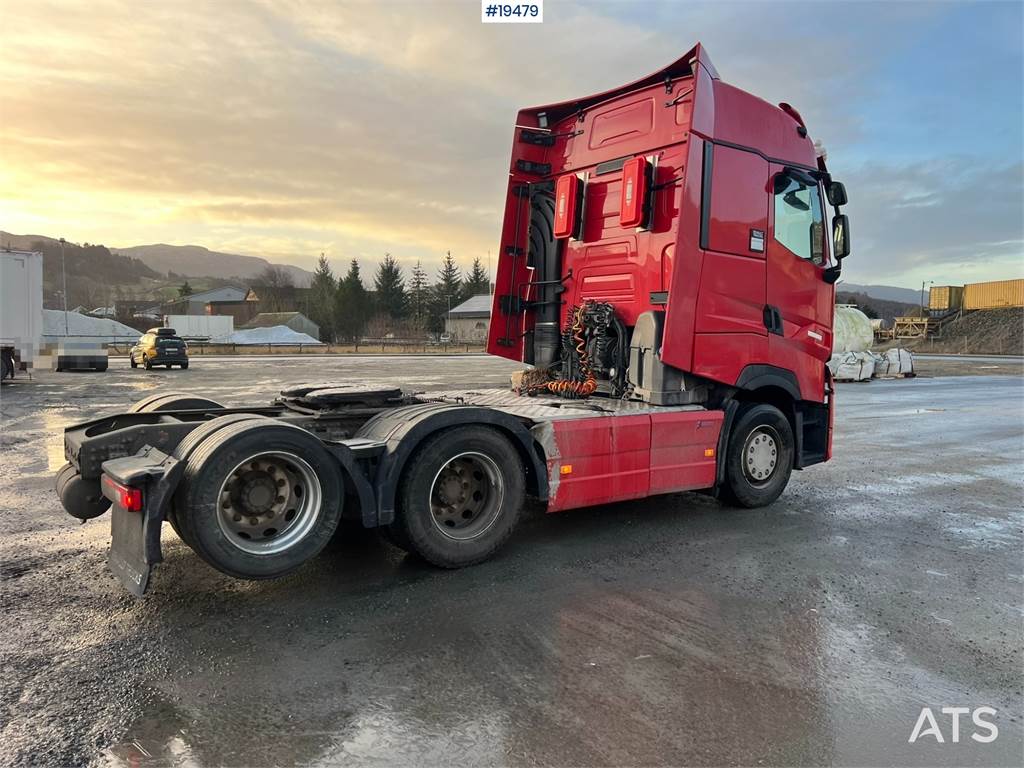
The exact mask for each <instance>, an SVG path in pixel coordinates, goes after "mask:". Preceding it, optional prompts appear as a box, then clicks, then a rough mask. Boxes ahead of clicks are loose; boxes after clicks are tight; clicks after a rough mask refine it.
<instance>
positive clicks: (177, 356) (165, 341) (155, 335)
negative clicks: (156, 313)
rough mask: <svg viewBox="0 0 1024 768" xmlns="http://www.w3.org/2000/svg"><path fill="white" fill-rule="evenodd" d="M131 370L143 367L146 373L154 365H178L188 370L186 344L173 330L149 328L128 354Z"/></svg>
mask: <svg viewBox="0 0 1024 768" xmlns="http://www.w3.org/2000/svg"><path fill="white" fill-rule="evenodd" d="M128 359H129V361H130V362H131V366H132V368H138V367H139V366H140V365H141V366H143V367H144V368H145V369H146V370H147V371H148V370H150V369H151V368H152V367H153V366H154V365H166V366H167V367H168V368H170V367H171V366H172V365H180V366H181V367H182V369H185V368H188V344H186V343H185V342H184V340H182V339H181V338H179V337H178V334H177V332H176V331H175V330H174V329H173V328H150V329H149V330H148V331H146V333H145V335H143V336H142V337H141V338H140V339H139V340H138V341H137V342H136V343H135V346H134V347H132V350H131V352H129V353H128Z"/></svg>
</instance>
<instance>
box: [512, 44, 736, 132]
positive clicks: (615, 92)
mask: <svg viewBox="0 0 1024 768" xmlns="http://www.w3.org/2000/svg"><path fill="white" fill-rule="evenodd" d="M697 67H703V68H704V69H705V70H706V71H707V73H708V74H709V75H710V76H711V77H712V78H713V79H715V80H718V79H719V76H718V70H716V69H715V65H714V64H712V63H711V58H710V57H709V56H708V53H707V51H706V50H705V49H704V46H702V45H701V44H700V43H697V44H696V45H695V46H693V48H691V49H690V50H689V52H687V53H686V54H684V55H683V56H681V57H679V58H678V59H676V60H675V61H673V62H672V63H671V64H669V65H668V66H667V67H662V68H661V69H659V70H658V71H657V72H652V73H651V74H650V75H648V76H647V77H642V78H640V79H639V80H635V81H633V82H632V83H628V84H627V85H623V86H620V87H618V88H612V89H611V90H609V91H603V92H602V93H595V94H594V95H593V96H587V97H586V98H582V99H573V100H571V101H562V102H558V103H555V104H545V105H543V106H539V107H529V108H527V109H524V110H523V111H522V112H523V113H532V114H534V115H537V116H538V118H539V117H540V116H541V115H544V116H545V117H546V118H547V119H546V121H540V120H539V121H538V122H539V123H540V124H539V126H538V127H540V128H547V127H549V126H551V125H552V124H554V123H557V122H558V121H560V120H562V119H563V118H565V117H568V116H569V115H574V114H578V113H580V112H585V111H586V110H587V109H589V108H590V107H592V106H594V105H595V104H600V103H602V102H604V101H608V100H609V99H613V98H615V97H616V96H621V95H622V94H624V93H630V92H631V91H637V90H640V89H641V88H647V87H648V86H651V85H655V84H656V83H665V86H666V90H669V89H670V86H671V84H672V81H674V80H676V79H678V78H680V77H691V76H693V75H694V74H695V73H696V71H697ZM520 114H522V113H520ZM545 122H546V124H544V123H545Z"/></svg>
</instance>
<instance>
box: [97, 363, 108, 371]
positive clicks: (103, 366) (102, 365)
mask: <svg viewBox="0 0 1024 768" xmlns="http://www.w3.org/2000/svg"><path fill="white" fill-rule="evenodd" d="M108 366H109V363H99V364H97V366H96V368H95V369H94V370H95V371H96V372H97V373H105V372H106V370H107V368H108Z"/></svg>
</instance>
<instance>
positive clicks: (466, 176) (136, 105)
mask: <svg viewBox="0 0 1024 768" xmlns="http://www.w3.org/2000/svg"><path fill="white" fill-rule="evenodd" d="M642 7H643V11H644V12H643V13H636V12H635V10H636V4H635V3H606V4H601V3H574V2H551V3H549V7H548V8H546V9H545V12H546V20H545V23H544V24H540V25H482V24H480V22H479V15H478V10H477V8H476V6H475V5H474V4H473V3H472V2H465V3H447V2H407V3H402V2H345V3H333V2H314V1H310V0H261V1H260V2H241V1H240V0H224V1H223V2H217V3H207V4H203V5H202V6H201V8H200V7H198V6H195V5H194V4H189V3H162V4H160V3H149V4H143V5H140V4H138V3H131V2H117V1H116V0H94V2H91V3H88V4H81V3H77V2H56V1H54V0H39V1H38V2H33V3H18V2H15V0H0V15H2V17H3V18H4V26H5V30H4V32H5V38H6V39H8V40H11V41H17V44H12V45H10V46H8V47H7V48H6V49H5V55H4V56H3V57H2V58H0V89H2V92H3V93H4V98H3V100H2V102H0V220H2V223H3V225H4V227H5V228H6V229H8V230H14V231H18V230H19V229H20V230H26V231H27V230H33V231H36V232H42V233H47V234H57V235H64V236H67V237H70V238H71V239H77V240H90V241H93V242H96V241H106V242H113V243H115V244H117V245H129V244H135V243H145V242H157V241H160V242H174V243H186V242H193V243H201V244H203V245H206V246H208V247H210V248H213V249H217V250H230V249H232V248H240V247H243V246H244V248H245V249H246V251H245V252H250V253H254V254H256V255H265V256H274V257H275V258H283V259H284V260H286V261H288V262H290V263H295V264H298V265H300V266H305V267H307V268H309V267H311V266H312V265H313V263H314V261H315V258H316V256H317V255H318V254H319V252H320V251H321V250H324V251H327V252H328V254H329V255H330V256H332V258H338V259H346V258H348V257H349V256H353V255H354V256H359V257H363V256H367V257H370V258H378V257H379V255H380V254H381V253H382V252H383V251H384V250H389V251H391V252H392V253H394V254H395V255H396V256H397V257H398V258H399V259H400V260H403V261H405V262H406V263H409V262H411V261H414V260H415V259H417V258H420V259H423V260H425V261H426V262H428V263H429V262H430V261H431V260H435V259H438V258H439V256H440V254H441V253H442V252H443V251H444V250H447V249H449V248H451V249H452V250H453V251H454V252H455V253H456V254H457V255H458V256H459V258H460V259H461V260H462V261H463V262H464V263H466V262H468V260H469V259H471V258H472V257H473V256H481V257H482V256H484V254H485V252H486V250H488V249H492V250H495V251H496V250H497V245H498V236H499V229H500V211H501V209H502V205H503V200H502V196H503V193H504V186H505V179H506V172H507V163H508V155H509V145H510V142H511V139H512V135H513V130H512V120H513V118H514V116H515V113H516V111H517V109H519V108H520V107H523V106H528V105H531V104H538V103H546V102H552V101H559V100H563V99H565V98H570V97H573V96H578V95H581V94H587V93H593V92H597V91H601V90H605V89H606V88H608V87H610V86H614V85H617V84H620V83H622V82H625V81H628V80H631V79H634V78H636V77H639V76H642V75H644V74H647V73H648V72H651V71H654V70H656V69H657V68H658V67H660V66H662V65H664V64H665V63H667V62H668V61H671V60H672V59H674V58H675V57H677V56H678V55H679V54H680V53H682V52H683V50H684V49H685V48H687V47H688V46H689V45H690V44H691V43H692V42H694V41H696V40H697V39H701V40H702V41H703V42H704V43H705V44H706V45H707V47H708V48H709V50H710V51H711V53H712V56H713V58H714V60H715V61H716V64H717V65H718V67H719V70H720V71H721V72H722V74H723V77H724V78H725V79H726V80H728V81H729V82H732V83H734V84H736V85H738V86H740V87H744V88H747V89H749V90H751V91H753V92H755V93H758V94H759V95H761V96H763V97H764V98H766V99H768V100H770V101H782V100H785V101H789V102H790V103H793V104H794V105H795V106H797V108H798V109H800V110H801V112H802V113H803V115H804V116H805V118H806V119H807V120H808V123H809V125H810V126H811V130H812V134H814V135H815V136H820V137H823V138H824V139H825V141H826V144H827V146H828V147H829V150H830V156H831V157H832V158H833V160H834V162H835V163H836V166H837V170H841V171H842V174H841V175H845V176H846V177H847V178H853V179H855V181H856V191H857V194H858V195H859V198H860V202H858V203H856V206H857V207H856V208H854V207H853V206H851V215H852V216H853V223H854V227H855V229H854V231H855V233H856V232H862V233H864V235H862V237H865V239H864V240H862V241H861V242H862V243H863V244H864V245H862V246H860V247H865V246H866V245H867V243H871V249H872V253H874V252H878V253H882V252H885V253H888V254H889V257H888V258H887V259H884V260H881V261H879V262H878V263H879V264H880V265H883V266H885V267H886V268H887V269H890V271H891V273H892V274H893V275H894V279H896V278H897V277H898V276H899V269H900V265H901V264H906V265H907V267H908V268H909V269H916V268H918V266H919V264H918V262H917V261H914V259H916V258H918V257H916V256H914V255H913V254H918V253H922V252H923V251H924V248H925V246H924V245H923V244H924V243H931V242H933V241H932V240H930V239H929V236H928V235H927V234H926V233H921V238H922V239H921V240H920V241H913V238H912V237H911V238H910V240H909V241H907V242H905V243H904V245H903V246H902V247H901V249H899V250H898V251H894V250H892V249H889V250H886V247H885V237H884V232H883V230H884V229H885V228H886V227H889V226H890V225H891V224H892V223H893V219H892V216H891V214H892V210H894V209H899V210H901V211H903V212H904V213H907V212H912V211H917V213H915V214H914V215H915V216H924V211H926V209H934V212H935V214H936V221H935V222H933V224H934V225H935V226H937V225H938V224H940V223H941V220H942V219H945V220H946V221H947V222H948V221H955V220H956V216H955V215H953V214H954V212H955V210H956V206H957V201H956V199H955V197H953V196H951V195H949V194H942V195H939V194H938V193H937V192H935V190H934V188H932V187H929V186H928V184H930V183H933V182H936V181H938V182H940V183H941V182H944V181H946V180H947V178H946V177H945V176H944V174H943V172H941V171H939V170H934V171H928V170H927V169H928V167H930V166H928V165H927V164H924V165H920V164H919V165H916V166H914V167H908V166H907V164H906V162H904V161H903V159H902V158H898V157H889V156H884V153H883V155H880V156H879V155H877V154H876V153H875V152H874V151H873V150H872V151H871V152H868V151H866V150H865V147H867V146H869V145H870V146H872V147H873V146H874V144H873V142H875V141H876V139H877V136H878V135H879V134H878V126H879V121H878V116H877V115H875V114H872V113H871V112H870V111H868V110H865V109H863V108H862V105H864V104H870V103H876V102H879V100H882V99H884V98H885V97H886V94H889V93H891V92H892V91H893V89H896V90H897V91H898V90H899V88H900V87H903V86H902V85H901V83H902V81H901V80H900V79H899V77H897V76H896V74H898V73H895V71H886V70H885V67H886V63H887V61H888V59H887V55H888V56H889V57H891V55H892V53H893V52H895V51H899V50H901V46H906V45H909V44H910V43H909V42H908V41H920V40H922V39H926V38H927V37H928V35H929V34H930V33H932V31H933V30H934V29H935V26H936V25H937V24H940V23H941V22H942V21H943V20H944V19H946V18H947V17H948V16H949V15H950V13H951V11H950V10H949V8H950V7H951V6H947V5H943V4H934V3H924V4H912V3H900V4H890V5H887V6H884V7H883V6H879V5H876V4H862V3H854V4H852V5H840V4H831V5H826V6H809V5H803V4H783V5H779V4H767V3H749V4H741V3H709V4H701V3H686V4H679V3H672V2H669V3H649V4H644V5H643V6H642ZM1004 26H1005V25H1004ZM1018 37H1019V36H1018ZM1018 43H1019V40H1018ZM1002 45H1003V46H1004V47H1005V45H1006V41H1004V42H1003V43H1002ZM963 53H964V55H965V56H966V55H967V53H966V52H963ZM973 53H974V54H975V55H974V56H969V58H971V59H972V60H976V59H978V58H979V56H980V57H981V58H984V57H983V56H982V55H981V54H982V53H983V51H982V52H979V51H974V52H973ZM766 62H770V64H769V65H767V66H766ZM1019 85H1020V82H1019V77H1018V80H1017V86H1018V89H1019ZM928 93H930V92H928ZM928 93H925V95H924V96H922V97H921V98H924V99H925V105H924V106H928V105H930V106H932V107H933V108H934V110H933V112H934V113H933V114H929V116H928V117H927V120H931V121H936V124H940V123H941V121H943V120H948V119H949V118H948V116H947V115H946V114H944V113H943V109H945V108H946V107H947V99H946V95H945V92H944V91H943V92H942V93H941V99H938V98H935V99H932V101H928V98H931V97H930V96H928ZM936 93H938V89H937V90H936ZM939 106H941V107H942V108H943V109H939V108H938V107H939ZM924 112H925V110H924V108H923V106H922V107H921V108H920V109H918V110H917V113H916V115H915V119H921V120H924V119H925V118H918V116H919V115H921V114H924ZM997 127H998V126H997ZM1012 127H1013V126H1012V125H1011V126H1009V129H1006V127H1005V126H1004V129H1005V130H1006V131H1007V132H1008V133H1012V130H1011V129H1012ZM869 163H871V165H869ZM876 169H879V170H888V171H894V172H897V173H899V172H903V171H906V172H907V173H909V174H910V177H909V178H907V179H905V180H901V181H900V182H899V183H898V184H895V183H894V180H893V179H892V178H891V177H884V176H883V175H882V174H880V173H875V172H874V171H875V170H876ZM946 172H948V169H947V171H946ZM929 173H931V175H930V176H929ZM964 173H967V171H966V170H965V171H964ZM914 185H917V186H914ZM896 186H900V187H901V188H902V187H906V189H907V190H908V191H907V194H906V195H905V197H904V198H902V199H901V200H897V201H895V202H894V203H893V204H892V206H888V207H887V206H885V205H880V204H875V203H871V204H868V202H867V201H868V200H869V199H871V200H878V199H882V198H884V199H888V197H887V196H888V195H889V194H890V193H891V192H892V190H893V189H894V188H895V187H896ZM915 190H916V191H915ZM853 191H854V190H853V185H851V193H852V192H853ZM855 199H856V198H855ZM994 208H995V209H996V210H993V211H988V212H982V211H979V212H978V216H983V215H984V216H988V217H989V220H990V225H989V226H988V227H987V228H981V227H974V226H965V227H964V228H962V229H957V228H955V227H953V226H951V225H949V226H947V227H946V228H945V230H944V232H945V235H944V237H945V238H946V239H945V242H946V244H947V247H948V248H950V249H952V250H953V251H956V252H957V253H965V254H966V253H969V252H970V251H971V250H972V249H975V250H977V249H978V248H979V247H980V246H979V244H983V243H987V242H994V243H995V242H1014V241H1015V240H1019V237H1020V233H1019V231H1018V232H1016V234H1015V233H1014V232H1013V231H1012V230H1013V227H1014V226H1018V225H1019V221H1018V220H1017V219H1015V218H1014V217H1012V216H1010V215H1009V214H1008V212H1007V210H1006V207H1005V206H1001V205H1000V206H995V207H994ZM997 212H998V215H999V216H1001V217H1002V218H1000V219H999V220H998V221H995V220H994V219H993V217H995V216H996V215H997ZM943 214H944V215H943ZM908 215H909V214H908ZM868 217H871V220H867V219H868ZM874 217H878V218H877V219H875V218H874ZM994 230H999V231H1000V232H1001V233H1002V234H1001V235H1000V236H999V237H998V238H996V237H991V238H990V237H988V236H987V232H991V231H994ZM901 236H902V233H901ZM908 237H909V235H908ZM979 238H980V239H979ZM289 243H292V244H293V245H292V246H291V247H290V246H289V245H288V244H289ZM999 247H1002V246H999ZM957 249H959V250H957ZM905 253H907V254H910V255H909V256H906V257H905V256H904V254H905ZM863 258H864V261H863V263H864V264H865V266H866V265H867V264H868V263H874V261H873V259H874V257H873V256H867V255H865V256H864V257H863ZM904 258H906V259H907V260H906V261H903V259H904ZM894 265H895V266H894ZM850 268H851V270H852V269H853V260H851V262H850Z"/></svg>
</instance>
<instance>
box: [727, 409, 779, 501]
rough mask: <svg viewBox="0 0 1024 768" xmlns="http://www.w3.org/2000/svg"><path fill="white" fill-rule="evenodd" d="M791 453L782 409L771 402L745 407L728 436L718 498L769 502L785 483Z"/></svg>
mask: <svg viewBox="0 0 1024 768" xmlns="http://www.w3.org/2000/svg"><path fill="white" fill-rule="evenodd" d="M794 453H795V444H794V440H793V430H792V428H791V427H790V425H789V419H787V418H786V417H785V415H784V414H783V413H782V411H780V410H779V409H778V408H776V407H775V406H773V405H764V404H751V405H748V406H745V407H744V408H742V409H741V410H740V411H739V412H738V413H737V414H736V422H735V423H734V424H733V427H732V433H731V434H730V435H729V443H728V447H727V449H726V457H725V483H724V485H723V486H722V489H721V491H722V493H721V496H722V499H723V500H724V501H725V502H726V503H727V504H730V505H732V506H738V507H746V508H754V507H763V506H766V505H768V504H771V503H772V502H773V501H775V500H776V499H777V498H779V496H780V495H781V494H782V491H783V490H785V488H786V485H787V483H789V476H790V475H791V474H792V473H793V456H794Z"/></svg>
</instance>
